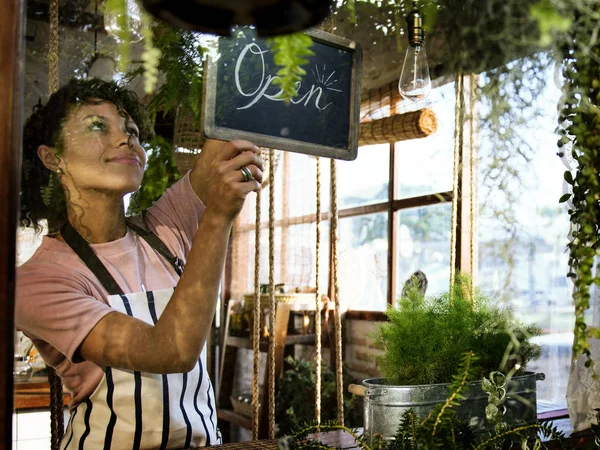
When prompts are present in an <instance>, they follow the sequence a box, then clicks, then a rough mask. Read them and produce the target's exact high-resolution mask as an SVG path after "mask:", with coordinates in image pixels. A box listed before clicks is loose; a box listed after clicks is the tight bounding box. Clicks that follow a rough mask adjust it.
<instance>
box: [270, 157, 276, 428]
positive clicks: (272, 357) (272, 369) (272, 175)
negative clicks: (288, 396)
mask: <svg viewBox="0 0 600 450" xmlns="http://www.w3.org/2000/svg"><path fill="white" fill-rule="evenodd" d="M274 154H275V152H274V150H273V149H272V148H271V149H269V168H270V170H269V308H270V313H269V439H275V282H274V277H273V275H274V273H273V272H274V266H275V189H274V188H275V186H274V184H275V171H274V170H272V167H273V164H274Z"/></svg>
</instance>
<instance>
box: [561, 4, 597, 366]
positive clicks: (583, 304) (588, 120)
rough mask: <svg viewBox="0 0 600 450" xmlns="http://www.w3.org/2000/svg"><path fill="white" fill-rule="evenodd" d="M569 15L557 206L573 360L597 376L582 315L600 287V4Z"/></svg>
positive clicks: (592, 334) (592, 333) (590, 333)
mask: <svg viewBox="0 0 600 450" xmlns="http://www.w3.org/2000/svg"><path fill="white" fill-rule="evenodd" d="M584 8H585V9H584ZM571 14H574V19H573V23H572V26H571V28H570V30H569V33H568V34H567V36H566V38H565V40H564V43H563V45H562V46H561V48H560V51H561V53H562V55H563V57H564V60H563V76H564V79H565V84H564V86H563V96H562V98H561V101H560V115H559V133H560V135H561V137H560V140H559V141H558V147H559V152H558V154H559V156H561V157H562V156H564V154H565V153H567V152H568V153H570V156H571V157H572V159H573V160H574V162H575V164H574V165H575V166H576V167H575V170H574V173H571V172H570V171H566V172H565V174H564V179H565V181H566V182H567V183H568V184H569V185H570V187H571V193H568V194H565V195H563V196H562V197H561V199H560V201H561V202H566V201H569V202H570V205H572V206H570V209H569V216H570V221H571V224H572V229H573V231H572V240H571V242H570V243H569V244H568V250H569V267H570V272H569V274H568V276H569V277H570V278H571V279H572V280H573V283H574V285H575V288H574V290H573V300H574V303H575V329H574V334H575V339H574V343H573V357H574V358H577V357H578V356H580V355H586V356H587V361H586V363H585V364H586V366H587V367H590V368H592V370H594V376H597V375H596V371H595V369H594V361H593V360H592V359H591V352H590V339H591V338H599V337H600V330H599V329H598V328H595V327H588V325H587V323H586V320H585V312H586V311H587V310H588V309H589V307H590V290H591V288H592V286H594V285H596V286H600V270H598V269H599V268H600V267H599V266H597V265H596V258H597V257H598V256H600V221H599V220H598V218H599V217H600V133H599V131H598V130H600V39H599V38H598V31H599V26H598V23H599V19H600V4H598V2H587V1H586V2H581V9H579V10H578V9H572V10H571Z"/></svg>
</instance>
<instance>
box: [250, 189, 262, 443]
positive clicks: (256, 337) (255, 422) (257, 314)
mask: <svg viewBox="0 0 600 450" xmlns="http://www.w3.org/2000/svg"><path fill="white" fill-rule="evenodd" d="M261 199H262V195H261V191H260V190H258V191H257V192H256V220H255V226H254V311H253V317H254V323H253V327H252V351H253V356H254V359H253V367H252V439H253V440H255V441H257V440H258V433H259V429H260V397H259V395H260V392H259V379H258V378H259V375H260V359H259V356H260V329H261V324H262V322H261V309H262V308H261V298H260V218H261V217H260V216H261V210H260V208H261Z"/></svg>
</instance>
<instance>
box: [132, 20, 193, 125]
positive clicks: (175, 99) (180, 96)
mask: <svg viewBox="0 0 600 450" xmlns="http://www.w3.org/2000/svg"><path fill="white" fill-rule="evenodd" d="M145 34H146V32H145ZM153 36H154V45H153V46H152V48H151V49H149V50H148V49H147V51H146V52H145V53H144V54H143V55H142V59H143V60H144V67H139V68H137V69H135V70H133V71H131V72H129V73H127V74H126V81H127V80H131V79H133V78H134V77H135V76H137V75H139V74H142V73H143V74H145V76H146V78H147V81H146V82H147V84H148V85H147V86H146V87H149V83H150V81H148V77H150V78H152V77H153V76H157V74H158V73H161V74H163V75H164V77H165V82H164V83H163V84H162V85H161V86H160V88H159V89H158V92H157V93H156V95H155V96H154V97H153V98H152V100H151V101H150V104H149V105H148V112H149V113H150V118H151V120H152V121H153V122H154V121H155V120H156V115H157V114H158V113H159V112H160V113H162V114H164V115H167V114H169V113H170V112H174V113H177V112H178V111H179V113H189V114H190V115H191V116H192V118H193V120H194V121H195V122H196V123H197V124H199V123H200V115H201V112H202V86H203V76H204V67H203V59H204V49H203V48H202V46H201V45H200V44H199V43H198V41H197V38H196V35H195V34H194V33H193V32H191V31H187V30H179V29H176V28H173V27H171V26H170V25H167V24H164V23H160V24H158V25H157V26H156V27H154V28H153ZM157 59H158V66H156V72H153V71H154V70H155V64H156V60H157ZM148 72H149V73H148ZM153 73H154V75H153Z"/></svg>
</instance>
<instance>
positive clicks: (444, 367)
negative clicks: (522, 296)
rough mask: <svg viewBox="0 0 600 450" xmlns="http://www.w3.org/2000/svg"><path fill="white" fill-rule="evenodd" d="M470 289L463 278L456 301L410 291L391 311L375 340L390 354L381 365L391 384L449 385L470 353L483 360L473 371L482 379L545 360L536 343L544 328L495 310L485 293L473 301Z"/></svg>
mask: <svg viewBox="0 0 600 450" xmlns="http://www.w3.org/2000/svg"><path fill="white" fill-rule="evenodd" d="M470 287H471V284H470V280H469V278H467V277H466V276H464V275H459V276H457V279H456V282H455V283H454V285H453V287H452V296H451V295H450V292H447V293H444V294H441V295H438V296H432V297H429V298H425V297H423V295H421V294H420V293H419V292H418V291H417V290H409V291H408V292H407V294H406V296H405V297H403V298H401V299H400V300H399V302H398V308H397V309H396V308H390V309H388V311H387V317H388V319H389V320H388V321H387V322H385V323H383V324H381V325H380V326H379V328H378V330H377V332H376V333H375V334H374V335H373V338H374V339H375V341H376V342H377V343H379V344H380V345H381V346H382V348H383V349H384V350H383V354H382V355H381V356H379V357H377V361H378V364H379V368H380V369H381V372H382V374H383V375H384V376H385V377H386V378H387V379H388V382H389V383H391V384H395V385H417V384H434V383H448V382H450V381H451V380H452V376H453V374H454V372H455V368H456V367H458V366H459V365H460V362H461V358H462V355H464V354H465V353H467V352H473V353H475V354H476V355H477V361H476V362H474V363H473V367H472V368H471V370H472V372H473V374H474V375H475V378H477V379H481V378H482V377H483V376H484V375H485V374H489V373H490V372H492V371H494V370H503V371H515V372H516V373H519V374H520V373H522V372H523V371H524V369H525V366H526V364H527V363H528V362H529V361H530V360H533V359H536V358H537V357H539V356H540V349H539V347H538V346H537V345H535V344H533V343H531V342H530V338H531V337H533V336H537V335H539V334H541V330H540V329H539V328H538V327H536V326H535V325H523V324H521V323H520V322H519V321H518V320H516V319H515V318H514V315H513V314H512V312H511V310H510V309H506V308H501V307H499V306H496V305H494V304H493V303H492V301H491V298H489V297H487V296H485V295H484V294H483V293H482V292H481V291H479V290H475V292H474V295H473V297H472V298H471V294H470V292H471V288H470ZM451 298H452V300H451ZM515 343H518V345H516V346H515V345H514V344H515Z"/></svg>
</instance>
